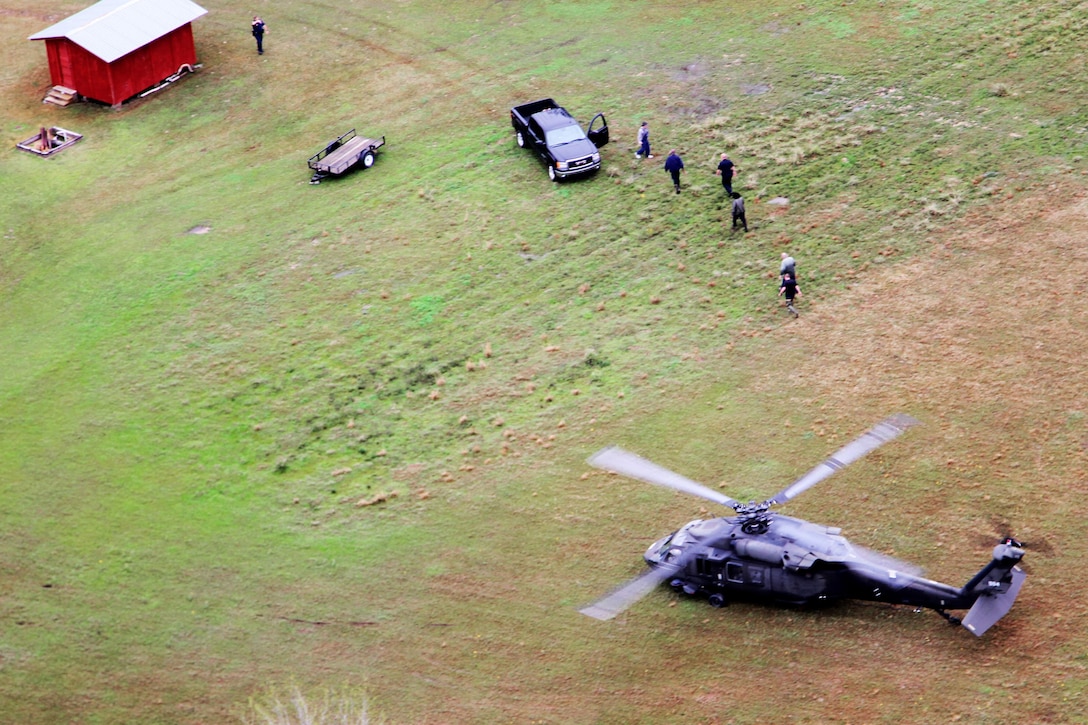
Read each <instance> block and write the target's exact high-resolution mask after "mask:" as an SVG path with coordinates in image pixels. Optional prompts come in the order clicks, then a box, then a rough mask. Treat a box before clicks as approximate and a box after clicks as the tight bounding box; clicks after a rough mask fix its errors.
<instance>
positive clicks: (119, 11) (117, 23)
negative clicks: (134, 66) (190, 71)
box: [28, 0, 208, 63]
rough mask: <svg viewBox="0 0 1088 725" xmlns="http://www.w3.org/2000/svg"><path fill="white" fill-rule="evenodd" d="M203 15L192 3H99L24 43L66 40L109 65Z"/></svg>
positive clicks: (116, 0)
mask: <svg viewBox="0 0 1088 725" xmlns="http://www.w3.org/2000/svg"><path fill="white" fill-rule="evenodd" d="M207 12H208V11H207V10H205V9H204V8H202V7H200V6H199V5H197V4H196V3H194V2H192V0H101V2H98V3H95V4H94V5H92V6H91V7H89V8H87V9H85V10H80V11H79V12H78V13H76V14H75V15H72V16H70V17H67V18H65V19H64V20H61V21H60V22H59V23H57V24H56V25H50V26H49V27H48V28H46V29H45V30H42V31H41V32H38V33H35V34H34V35H31V36H30V37H29V38H28V40H45V39H46V38H68V39H69V40H71V41H72V42H73V43H75V44H77V45H79V46H80V47H82V48H84V49H86V50H87V51H89V52H91V53H93V54H94V55H96V56H98V57H99V58H101V59H102V60H104V61H106V62H107V63H112V62H113V61H115V60H117V59H118V58H120V57H122V56H125V55H128V54H129V53H131V52H132V51H134V50H136V49H137V48H142V47H143V46H145V45H147V44H148V43H150V42H151V41H153V40H155V39H156V38H161V37H162V36H164V35H166V34H167V33H169V32H171V31H173V30H177V29H178V28H180V27H181V26H182V25H185V24H186V23H190V22H192V21H194V20H196V19H197V18H199V17H200V16H201V15H205V14H206V13H207Z"/></svg>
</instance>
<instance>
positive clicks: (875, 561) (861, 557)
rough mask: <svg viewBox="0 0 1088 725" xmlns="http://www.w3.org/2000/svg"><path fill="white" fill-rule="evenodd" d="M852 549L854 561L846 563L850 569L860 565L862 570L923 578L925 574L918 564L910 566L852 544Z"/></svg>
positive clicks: (887, 555) (886, 555) (891, 557)
mask: <svg viewBox="0 0 1088 725" xmlns="http://www.w3.org/2000/svg"><path fill="white" fill-rule="evenodd" d="M850 548H851V550H852V551H853V553H854V559H852V560H847V561H846V565H847V566H848V567H850V566H855V565H856V564H860V566H861V568H871V569H880V570H883V571H896V572H900V573H902V574H909V575H910V576H913V577H921V576H922V575H923V574H924V573H925V572H924V571H923V569H922V567H920V566H918V565H917V564H910V563H908V562H905V561H902V560H901V559H896V558H895V557H894V556H890V555H889V554H882V553H880V552H879V551H873V550H872V549H869V548H867V547H864V546H858V545H857V544H850Z"/></svg>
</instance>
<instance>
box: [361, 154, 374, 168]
mask: <svg viewBox="0 0 1088 725" xmlns="http://www.w3.org/2000/svg"><path fill="white" fill-rule="evenodd" d="M373 165H374V152H373V151H367V152H366V153H365V154H363V168H364V169H369V168H370V167H371V166H373Z"/></svg>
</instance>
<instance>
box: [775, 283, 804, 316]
mask: <svg viewBox="0 0 1088 725" xmlns="http://www.w3.org/2000/svg"><path fill="white" fill-rule="evenodd" d="M782 295H785V296H786V310H787V311H789V313H790V314H791V315H793V316H794V317H797V308H796V307H794V306H793V299H794V297H800V296H801V287H800V286H799V285H798V284H797V280H795V279H794V278H793V276H792V275H790V273H789V272H786V273H785V274H784V275H782V284H780V285H778V296H779V297H781V296H782Z"/></svg>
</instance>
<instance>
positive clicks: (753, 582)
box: [725, 561, 767, 589]
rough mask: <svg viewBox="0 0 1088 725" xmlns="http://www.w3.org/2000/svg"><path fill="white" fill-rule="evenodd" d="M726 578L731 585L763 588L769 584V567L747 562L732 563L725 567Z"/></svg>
mask: <svg viewBox="0 0 1088 725" xmlns="http://www.w3.org/2000/svg"><path fill="white" fill-rule="evenodd" d="M725 578H726V580H727V581H728V582H729V583H730V584H740V585H742V586H749V587H752V588H754V589H756V588H762V587H764V586H766V582H767V567H766V566H764V565H763V564H752V563H749V562H746V561H744V562H741V561H730V562H728V563H727V564H726V565H725Z"/></svg>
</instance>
